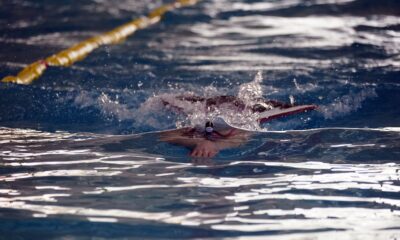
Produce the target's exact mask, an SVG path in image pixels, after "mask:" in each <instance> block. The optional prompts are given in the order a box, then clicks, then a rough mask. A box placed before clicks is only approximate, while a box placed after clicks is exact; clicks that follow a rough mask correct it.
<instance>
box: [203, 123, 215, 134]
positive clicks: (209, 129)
mask: <svg viewBox="0 0 400 240" xmlns="http://www.w3.org/2000/svg"><path fill="white" fill-rule="evenodd" d="M205 130H206V134H211V133H212V132H213V131H214V124H213V123H212V122H211V121H207V122H206V126H205Z"/></svg>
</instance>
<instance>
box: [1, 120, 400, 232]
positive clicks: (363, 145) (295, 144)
mask: <svg viewBox="0 0 400 240" xmlns="http://www.w3.org/2000/svg"><path fill="white" fill-rule="evenodd" d="M393 130H395V129H393ZM1 133H2V134H1V136H5V137H1V139H0V140H1V141H2V145H1V146H2V148H1V149H2V150H1V158H2V159H3V162H2V174H1V176H0V181H1V182H2V189H0V195H1V197H0V207H1V208H2V209H8V210H9V211H11V210H12V212H13V213H14V214H18V216H23V218H25V219H38V220H40V219H46V218H49V219H53V218H61V219H62V222H61V223H60V224H68V222H70V221H72V220H78V219H79V220H80V221H88V222H92V223H109V224H128V225H132V226H134V225H135V224H137V223H138V221H140V222H141V224H144V225H145V226H148V227H151V226H153V225H159V224H166V226H169V227H170V228H174V229H178V230H179V231H183V232H187V231H189V229H191V228H196V229H199V232H202V231H207V232H210V233H212V234H213V235H214V234H216V235H219V234H222V235H221V236H225V237H227V236H230V237H229V239H231V238H235V239H236V237H239V236H242V235H245V236H249V237H250V236H253V237H254V239H257V237H256V235H259V234H267V235H268V233H280V234H283V235H282V236H286V237H293V238H295V237H306V236H315V237H318V238H321V237H326V236H341V235H336V234H334V233H336V232H337V231H339V232H342V234H343V233H347V235H343V236H356V235H359V234H360V235H362V236H365V237H366V238H367V239H368V238H370V236H367V235H368V234H373V235H374V236H375V237H378V238H382V239H385V238H389V239H390V238H392V239H394V238H395V237H399V235H398V229H397V228H398V222H399V221H400V211H399V209H400V200H399V199H398V192H400V187H399V184H398V183H399V178H400V172H399V171H400V166H399V164H397V163H394V162H393V160H396V159H397V158H398V154H394V155H393V156H392V157H393V160H391V159H392V158H390V157H389V159H387V160H383V159H382V161H379V163H378V162H377V160H374V161H364V162H359V163H358V162H357V161H356V162H352V161H351V160H349V161H348V162H346V159H352V158H356V157H355V156H354V155H358V158H362V156H367V155H368V154H369V153H364V151H365V149H368V150H369V151H370V152H372V151H375V153H374V154H375V155H378V156H384V152H386V151H388V149H390V151H391V152H395V151H396V150H395V149H399V148H400V145H399V144H398V142H399V141H398V140H399V139H400V135H399V133H398V131H391V130H390V129H386V130H385V129H375V130H374V129H359V130H357V129H353V130H351V129H347V130H346V129H336V130H329V129H326V130H324V129H320V130H311V131H292V132H272V133H263V134H258V135H256V136H254V139H252V140H251V141H250V142H249V143H248V145H254V144H255V142H257V144H255V145H257V146H258V147H256V148H252V149H253V150H252V151H251V152H247V154H246V156H244V157H245V158H246V160H241V158H243V156H242V154H241V153H235V152H234V151H229V150H228V151H225V152H224V153H223V154H221V155H220V157H217V158H216V159H213V160H209V161H206V162H204V161H203V162H202V164H200V165H198V163H197V162H192V163H190V159H189V158H188V157H187V156H186V154H185V153H183V154H182V155H180V154H178V155H175V156H174V157H171V158H169V157H167V158H162V157H160V156H162V155H163V151H165V150H163V148H159V146H162V145H164V146H165V143H161V142H157V140H154V139H157V134H156V133H155V134H153V133H151V134H145V135H133V136H106V135H93V134H86V135H84V134H80V135H79V136H78V135H76V134H69V133H66V132H58V133H46V132H40V131H31V130H22V129H8V128H2V129H1ZM338 133H339V136H341V137H339V138H337V137H335V136H336V135H337V134H338ZM349 135H353V136H352V138H351V139H354V138H358V139H359V140H357V143H355V142H354V140H353V141H352V140H351V139H348V140H349V141H350V142H351V143H347V144H335V142H336V141H340V142H344V141H345V140H346V138H348V137H349ZM363 135H369V136H371V135H373V136H374V139H380V143H379V145H378V144H375V143H373V142H372V141H371V139H368V138H364V137H363ZM10 136H12V138H10ZM316 137H318V138H319V143H318V145H311V144H309V143H307V141H310V138H316ZM24 139H26V140H28V139H29V141H24ZM361 139H363V140H361ZM385 139H386V140H385ZM154 141H156V142H154ZM272 141H273V142H272ZM260 143H261V144H260ZM273 143H275V144H274V147H273V148H274V149H275V150H273V149H272V148H271V147H270V146H269V145H271V144H273ZM141 144H145V145H147V146H148V147H147V149H144V150H143V151H142V150H139V149H140V147H139V146H138V145H141ZM279 144H280V145H282V146H283V145H284V146H285V147H286V149H287V151H286V152H281V154H282V155H285V156H281V157H282V160H277V159H270V157H273V156H274V155H273V153H272V152H270V151H276V150H277V149H279V148H280V146H279ZM302 144H303V145H304V146H303V147H300V146H301V145H302ZM151 146H153V147H151ZM244 148H249V147H248V146H247V147H246V146H244ZM299 148H302V151H303V152H305V153H308V154H307V155H305V156H304V154H299V152H298V149H299ZM318 148H319V150H318ZM21 149H25V150H26V151H24V152H23V153H24V154H21V152H20V150H21ZM44 149H45V150H44ZM157 149H159V150H157ZM296 149H297V150H296ZM337 151H340V153H339V152H337ZM152 152H153V153H154V152H159V156H157V155H154V156H151V154H150V153H152ZM320 152H324V156H325V157H324V158H320V157H319V154H320ZM366 154H367V155H366ZM224 155H230V157H229V159H225V158H224ZM235 159H237V160H235ZM324 159H326V160H324ZM340 161H341V162H342V163H338V162H340ZM3 218H5V219H9V218H10V217H7V216H4V215H3ZM12 219H13V217H11V220H12ZM32 221H33V220H32ZM56 226H57V225H56ZM56 226H54V227H56ZM103 227H105V228H106V229H108V231H110V232H111V233H112V235H113V236H119V235H118V233H117V232H115V231H116V230H114V229H113V227H112V225H109V226H103ZM3 228H4V227H3ZM22 229H23V226H21V230H22ZM51 229H52V226H41V227H40V228H38V229H37V231H49V230H51ZM213 232H215V233H213ZM320 232H326V233H324V234H320ZM86 234H89V235H90V234H92V235H93V234H94V235H95V236H99V237H104V236H105V235H102V234H101V233H94V232H92V231H88V232H86ZM286 234H290V235H286ZM330 234H334V235H330ZM145 236H148V237H156V235H153V233H152V232H151V231H150V232H147V233H146V234H145ZM168 236H170V237H171V238H172V237H179V234H178V233H177V234H174V233H169V235H168ZM264 237H265V236H264ZM375 237H374V238H370V239H375ZM250 239H251V238H250Z"/></svg>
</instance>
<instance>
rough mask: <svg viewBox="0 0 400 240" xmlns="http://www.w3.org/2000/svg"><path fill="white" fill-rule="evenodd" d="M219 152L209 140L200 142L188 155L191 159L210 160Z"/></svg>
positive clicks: (215, 145) (216, 146) (214, 143)
mask: <svg viewBox="0 0 400 240" xmlns="http://www.w3.org/2000/svg"><path fill="white" fill-rule="evenodd" d="M218 152H219V148H218V145H217V143H216V142H212V141H209V140H201V141H199V142H198V143H197V144H196V146H195V147H194V148H193V150H192V152H191V153H190V156H191V157H202V158H212V157H214V156H215V155H217V153H218Z"/></svg>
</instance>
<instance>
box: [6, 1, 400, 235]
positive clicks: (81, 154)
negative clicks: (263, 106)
mask: <svg viewBox="0 0 400 240" xmlns="http://www.w3.org/2000/svg"><path fill="white" fill-rule="evenodd" d="M166 2H168V1H155V0H154V1H152V0H146V1H145V0H143V1H134V0H122V1H118V2H115V1H106V0H96V1H95V0H82V1H79V3H78V2H72V1H67V0H63V1H49V0H41V1H34V0H12V1H2V2H1V4H0V26H1V27H0V49H1V52H0V77H3V76H6V75H10V74H16V73H17V72H18V71H19V70H20V69H21V68H23V67H24V66H26V64H29V63H31V62H33V61H36V60H38V59H42V58H46V57H47V56H50V55H51V54H53V53H56V52H58V51H60V50H63V49H65V48H68V47H69V46H71V45H73V44H74V43H76V42H79V41H81V40H84V39H86V38H88V37H90V36H94V35H96V34H99V33H102V32H104V31H107V30H110V29H112V28H114V27H116V26H118V25H120V24H123V23H125V22H128V21H130V20H131V19H134V18H137V17H139V16H141V15H143V14H146V13H148V12H149V11H150V10H151V9H153V8H155V7H157V6H160V5H161V4H162V3H166ZM399 16H400V2H399V1H396V0H382V1H375V0H303V1H301V0H273V1H272V0H271V1H254V0H252V1H250V0H235V1H233V0H204V1H200V2H199V3H198V4H197V5H195V6H192V7H188V8H183V9H179V10H176V11H173V12H170V13H168V14H166V16H165V18H164V19H163V21H162V22H161V23H159V24H156V25H154V26H152V27H150V28H148V29H144V30H141V31H138V32H137V33H135V35H134V36H132V37H130V38H128V39H127V41H125V42H124V43H122V44H118V45H112V46H107V47H103V48H100V49H98V50H96V51H95V52H94V53H92V54H91V55H89V56H88V57H87V58H86V59H85V60H83V61H81V62H78V63H77V64H75V65H73V66H71V67H69V68H55V67H54V68H50V69H48V70H47V71H46V73H45V74H44V76H43V77H41V78H40V79H39V80H37V81H35V82H34V83H33V84H32V85H27V86H23V85H14V84H0V164H1V167H0V219H1V221H0V239H399V238H400V194H399V192H400V181H399V179H400V162H399V160H400V108H399V107H398V103H399V102H400V82H399V76H400V72H399V70H400V18H399ZM258 72H259V73H262V75H263V80H262V82H261V89H262V95H263V96H264V97H265V98H269V99H277V100H280V101H285V102H288V101H289V97H290V96H292V97H293V98H294V100H295V101H296V103H299V104H317V105H318V106H319V109H318V111H314V112H308V113H305V114H301V115H297V116H291V117H288V118H285V119H279V120H276V121H273V122H270V123H268V124H266V125H264V126H263V129H262V131H259V132H258V133H255V134H253V135H252V137H251V139H250V140H249V141H248V142H247V143H245V144H243V145H242V146H240V147H238V148H236V149H227V150H223V151H221V152H220V153H219V154H218V155H217V156H216V157H214V158H212V159H194V158H190V157H189V156H188V154H189V152H190V151H189V150H188V149H186V148H184V147H180V146H173V145H169V144H168V143H165V142H161V141H160V140H159V133H158V131H162V130H167V129H172V128H175V127H176V125H177V122H179V121H180V120H181V119H180V118H179V116H177V115H175V114H173V113H171V112H168V111H165V110H163V109H162V108H154V106H152V105H149V104H146V103H148V101H149V99H154V98H156V97H157V96H160V95H163V94H182V93H187V92H193V93H196V94H198V95H205V96H215V95H220V94H223V95H237V94H238V92H239V89H240V88H241V87H242V86H243V85H244V84H247V83H250V82H252V81H253V79H254V77H255V76H256V74H257V73H258ZM185 120H186V123H187V122H189V123H190V120H191V119H185Z"/></svg>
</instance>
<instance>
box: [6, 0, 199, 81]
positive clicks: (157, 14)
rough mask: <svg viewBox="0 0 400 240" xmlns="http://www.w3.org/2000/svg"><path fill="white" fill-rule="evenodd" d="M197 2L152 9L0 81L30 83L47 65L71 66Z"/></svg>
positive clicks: (181, 1)
mask: <svg viewBox="0 0 400 240" xmlns="http://www.w3.org/2000/svg"><path fill="white" fill-rule="evenodd" d="M197 2H198V0H176V1H175V2H173V3H170V4H165V5H163V6H161V7H158V8H156V9H154V10H153V11H151V12H150V13H149V14H148V15H147V16H145V17H141V18H139V19H136V20H133V21H131V22H128V23H126V24H123V25H121V26H119V27H117V28H114V29H113V30H111V31H109V32H106V33H103V34H100V35H98V36H95V37H92V38H89V39H87V40H85V41H82V42H80V43H77V44H75V45H73V46H72V47H70V48H68V49H66V50H63V51H61V52H59V53H56V54H54V55H52V56H50V57H48V58H46V59H41V60H38V61H36V62H34V63H32V64H30V65H28V66H26V67H25V68H24V69H23V70H22V71H20V72H19V73H18V74H17V75H16V76H7V77H4V78H3V79H2V80H1V82H4V83H17V84H31V83H32V82H33V81H34V80H35V79H37V78H39V77H40V76H41V75H42V74H43V73H44V72H45V71H46V69H47V68H48V67H49V66H51V67H53V66H56V67H68V66H71V65H72V64H74V63H75V62H77V61H80V60H83V59H84V58H85V57H86V56H87V55H89V54H90V53H91V52H92V51H93V50H95V49H97V48H99V47H100V46H104V45H111V44H118V43H121V42H123V41H124V40H125V39H126V38H127V37H128V36H130V35H132V34H133V33H134V32H136V31H137V30H139V29H143V28H146V27H148V26H150V25H153V24H155V23H158V22H159V21H160V20H161V18H162V17H163V16H164V14H165V13H167V12H169V11H172V10H174V9H178V8H181V7H185V6H189V5H193V4H195V3H197Z"/></svg>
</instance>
